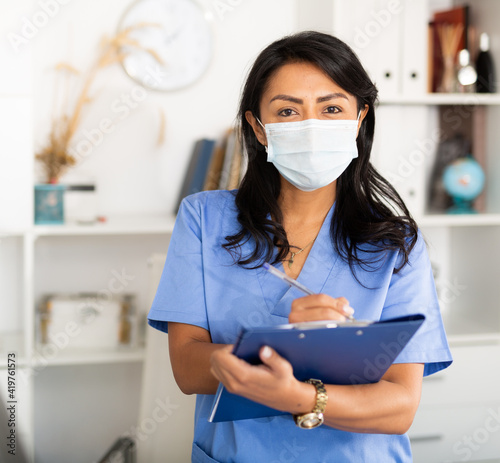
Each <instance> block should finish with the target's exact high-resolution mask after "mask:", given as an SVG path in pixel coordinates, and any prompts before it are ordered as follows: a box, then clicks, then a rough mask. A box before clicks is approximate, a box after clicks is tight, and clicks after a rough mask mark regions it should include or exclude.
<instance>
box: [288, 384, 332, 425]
mask: <svg viewBox="0 0 500 463" xmlns="http://www.w3.org/2000/svg"><path fill="white" fill-rule="evenodd" d="M304 382H305V383H309V384H312V385H313V386H314V387H315V388H316V405H315V406H314V408H313V410H312V412H310V413H305V414H303V415H293V419H294V420H295V424H296V425H297V426H298V427H299V428H302V429H313V428H317V427H318V426H321V425H322V424H323V421H325V419H324V417H323V412H324V411H325V408H326V403H327V402H328V394H327V393H326V389H325V385H324V384H323V383H322V382H321V381H320V380H319V379H308V380H307V381H304Z"/></svg>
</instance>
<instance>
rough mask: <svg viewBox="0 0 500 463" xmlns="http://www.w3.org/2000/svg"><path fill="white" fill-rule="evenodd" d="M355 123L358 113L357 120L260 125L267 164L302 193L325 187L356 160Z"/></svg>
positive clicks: (312, 120)
mask: <svg viewBox="0 0 500 463" xmlns="http://www.w3.org/2000/svg"><path fill="white" fill-rule="evenodd" d="M257 120H258V119H257ZM258 121H259V123H260V125H262V122H260V120H258ZM358 121H359V114H358V119H357V120H319V119H308V120H305V121H297V122H279V123H274V124H266V126H265V127H264V126H263V125H262V127H264V129H265V131H266V135H267V147H266V151H267V161H268V162H272V163H273V164H274V165H275V167H276V169H278V171H279V173H280V174H281V175H282V176H283V177H284V178H285V179H286V180H288V181H289V182H290V183H291V184H292V185H295V186H296V187H297V188H299V189H300V190H302V191H313V190H317V189H318V188H322V187H324V186H326V185H329V184H330V183H332V182H333V181H334V180H336V179H337V178H338V177H339V176H340V175H341V174H342V172H344V170H345V169H347V167H348V166H349V164H350V163H351V161H352V160H353V159H354V158H357V157H358V148H357V145H356V136H357V130H358Z"/></svg>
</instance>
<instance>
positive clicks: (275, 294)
mask: <svg viewBox="0 0 500 463" xmlns="http://www.w3.org/2000/svg"><path fill="white" fill-rule="evenodd" d="M334 207H335V204H334V205H333V206H332V207H331V208H330V210H329V211H328V214H327V215H326V217H325V220H324V221H323V224H322V225H321V229H320V231H319V233H318V236H317V237H316V240H315V241H314V243H313V246H312V248H311V250H310V252H309V255H308V256H307V259H306V261H305V263H304V266H303V267H302V270H301V272H300V274H299V276H298V278H297V281H298V282H299V283H302V284H303V285H304V286H306V287H307V288H309V289H310V290H312V291H314V292H315V293H320V292H321V290H322V289H323V287H324V285H325V283H326V282H327V280H328V278H329V276H330V273H331V272H332V270H333V268H334V267H335V264H336V262H337V260H338V258H339V256H338V255H337V254H335V253H334V252H333V247H332V242H331V238H330V224H331V221H332V215H333V209H334ZM276 267H277V268H278V269H279V270H282V271H283V264H282V263H279V264H276ZM257 278H258V280H259V283H260V287H261V290H262V295H263V298H264V301H265V303H266V305H267V308H268V309H269V311H270V313H271V314H273V315H278V316H281V317H285V318H288V315H289V313H290V308H291V305H292V301H293V300H294V299H297V298H298V297H303V296H304V294H303V293H302V292H301V291H299V290H297V289H296V288H292V287H290V286H289V285H288V284H287V283H285V282H283V281H281V280H279V279H278V278H276V277H275V276H274V275H271V274H270V273H269V272H267V271H266V270H264V269H263V268H262V267H261V268H259V269H257Z"/></svg>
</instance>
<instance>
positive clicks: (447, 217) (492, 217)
mask: <svg viewBox="0 0 500 463" xmlns="http://www.w3.org/2000/svg"><path fill="white" fill-rule="evenodd" d="M416 220H417V223H418V225H419V226H421V227H477V226H494V225H500V214H435V215H433V214H427V215H424V216H422V217H420V218H416Z"/></svg>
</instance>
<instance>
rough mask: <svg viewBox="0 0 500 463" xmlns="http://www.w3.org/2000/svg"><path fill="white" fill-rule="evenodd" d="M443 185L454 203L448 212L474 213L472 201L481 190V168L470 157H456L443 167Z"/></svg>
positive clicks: (482, 178) (482, 174) (482, 176)
mask: <svg viewBox="0 0 500 463" xmlns="http://www.w3.org/2000/svg"><path fill="white" fill-rule="evenodd" d="M443 185H444V188H445V190H446V192H447V193H448V194H449V195H450V196H451V197H452V199H453V203H454V205H453V206H452V207H451V208H450V209H449V210H448V212H449V213H452V214H467V213H469V214H470V213H475V212H476V211H475V210H474V208H473V207H472V202H473V201H474V199H476V198H477V197H478V196H479V194H480V193H481V191H483V187H484V172H483V169H482V168H481V166H480V165H479V163H478V162H477V161H475V160H474V159H473V158H472V157H465V158H459V159H456V160H455V161H453V162H452V163H451V164H450V165H448V166H447V167H446V168H445V170H444V172H443Z"/></svg>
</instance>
